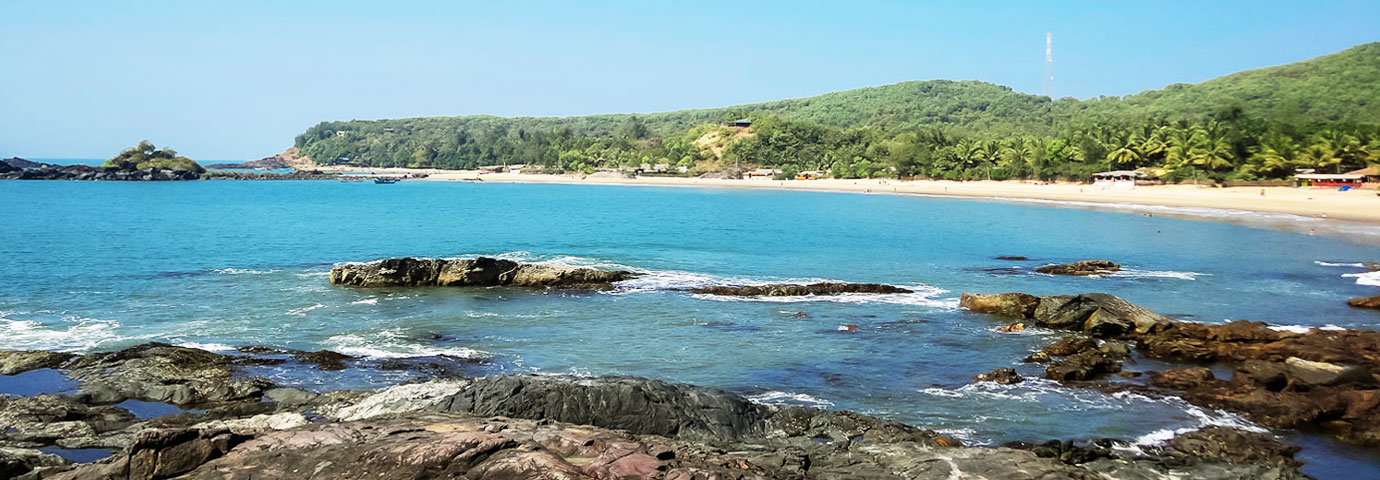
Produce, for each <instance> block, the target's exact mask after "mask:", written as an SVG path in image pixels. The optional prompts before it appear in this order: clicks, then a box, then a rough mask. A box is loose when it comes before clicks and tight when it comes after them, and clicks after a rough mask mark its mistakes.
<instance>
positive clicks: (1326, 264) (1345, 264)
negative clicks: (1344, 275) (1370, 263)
mask: <svg viewBox="0 0 1380 480" xmlns="http://www.w3.org/2000/svg"><path fill="white" fill-rule="evenodd" d="M1313 263H1315V264H1318V265H1322V266H1324V267H1354V268H1362V267H1365V266H1366V264H1364V263H1360V262H1338V263H1333V262H1324V261H1322V260H1314V261H1313Z"/></svg>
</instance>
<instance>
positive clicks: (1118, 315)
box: [1033, 293, 1169, 338]
mask: <svg viewBox="0 0 1380 480" xmlns="http://www.w3.org/2000/svg"><path fill="white" fill-rule="evenodd" d="M1033 320H1034V321H1035V324H1036V325H1040V326H1043V327H1048V328H1054V329H1060V330H1075V331H1080V332H1083V333H1087V334H1089V335H1092V336H1094V337H1098V338H1116V337H1121V336H1125V335H1129V334H1143V333H1146V332H1150V331H1153V330H1155V329H1158V328H1163V326H1164V325H1166V324H1168V323H1169V319H1167V318H1165V317H1163V316H1161V315H1159V314H1156V313H1155V312H1151V311H1150V310H1147V309H1145V308H1142V307H1140V306H1137V305H1135V304H1133V303H1131V302H1128V301H1126V300H1123V299H1121V298H1118V297H1115V296H1112V295H1108V294H1105V293H1085V294H1082V295H1076V296H1065V295H1055V296H1049V297H1041V298H1040V303H1039V304H1038V305H1037V306H1036V308H1035V312H1034V316H1033Z"/></svg>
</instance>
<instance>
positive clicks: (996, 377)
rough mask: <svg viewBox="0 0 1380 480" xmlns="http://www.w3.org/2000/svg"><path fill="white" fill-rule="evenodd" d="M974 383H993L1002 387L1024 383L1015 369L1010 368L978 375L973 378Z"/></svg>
mask: <svg viewBox="0 0 1380 480" xmlns="http://www.w3.org/2000/svg"><path fill="white" fill-rule="evenodd" d="M973 381H974V382H994V383H999V384H1002V385H1012V384H1016V383H1021V382H1023V381H1025V379H1024V378H1021V376H1020V375H1019V374H1017V373H1016V369H1014V368H1010V367H1003V368H998V369H996V370H992V371H991V372H988V373H979V374H977V375H976V376H974V377H973Z"/></svg>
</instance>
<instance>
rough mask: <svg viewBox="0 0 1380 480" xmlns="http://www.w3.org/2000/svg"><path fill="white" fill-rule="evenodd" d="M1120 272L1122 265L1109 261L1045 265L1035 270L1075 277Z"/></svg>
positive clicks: (1083, 261)
mask: <svg viewBox="0 0 1380 480" xmlns="http://www.w3.org/2000/svg"><path fill="white" fill-rule="evenodd" d="M1119 270H1121V265H1119V264H1117V263H1115V262H1111V261H1107V260H1081V261H1077V262H1073V263H1064V264H1058V265H1045V266H1043V267H1039V268H1036V269H1035V271H1036V272H1039V273H1046V274H1050V275H1073V276H1088V275H1101V274H1104V273H1108V272H1115V271H1119Z"/></svg>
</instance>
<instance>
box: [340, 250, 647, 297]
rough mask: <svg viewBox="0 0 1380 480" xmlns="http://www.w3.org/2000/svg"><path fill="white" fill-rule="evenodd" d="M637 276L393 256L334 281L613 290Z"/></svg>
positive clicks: (346, 269)
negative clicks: (610, 288) (621, 282)
mask: <svg viewBox="0 0 1380 480" xmlns="http://www.w3.org/2000/svg"><path fill="white" fill-rule="evenodd" d="M634 276H636V274H635V273H632V272H627V271H622V270H598V269H593V268H583V267H566V266H559V265H545V264H536V263H518V262H515V261H512V260H504V259H497V258H489V257H479V258H472V259H444V258H389V259H385V260H379V261H376V262H368V263H346V264H341V265H336V266H335V267H333V268H331V277H330V278H331V283H332V284H335V285H348V286H353V287H426V286H434V287H529V288H571V289H579V288H608V287H609V286H611V284H612V283H614V282H620V281H623V280H627V279H630V278H633V277H634Z"/></svg>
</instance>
